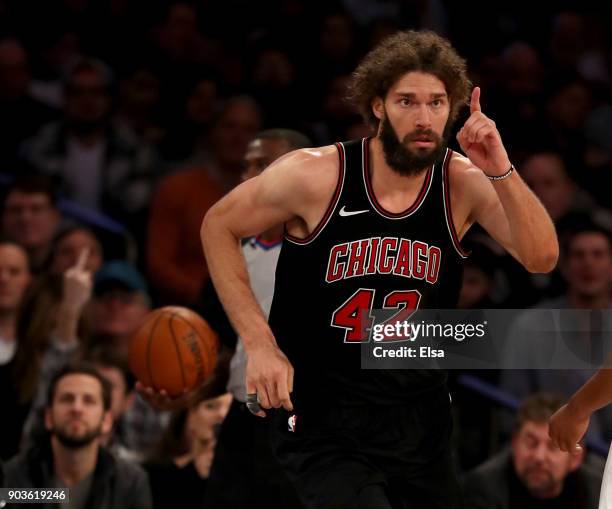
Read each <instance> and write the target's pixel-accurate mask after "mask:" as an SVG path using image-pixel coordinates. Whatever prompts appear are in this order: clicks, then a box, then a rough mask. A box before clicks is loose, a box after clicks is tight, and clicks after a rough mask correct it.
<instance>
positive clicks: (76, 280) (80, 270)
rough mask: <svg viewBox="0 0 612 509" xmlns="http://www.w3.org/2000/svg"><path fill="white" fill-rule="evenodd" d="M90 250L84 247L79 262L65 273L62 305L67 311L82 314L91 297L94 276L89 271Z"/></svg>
mask: <svg viewBox="0 0 612 509" xmlns="http://www.w3.org/2000/svg"><path fill="white" fill-rule="evenodd" d="M88 258H89V248H88V247H84V248H83V249H82V250H81V252H80V253H79V257H78V259H77V262H76V263H75V264H74V265H73V266H72V267H70V268H69V269H68V270H66V272H64V287H63V299H62V304H63V306H64V307H65V309H66V310H69V311H73V312H74V313H80V312H81V310H82V309H83V306H85V304H86V303H87V301H88V300H89V299H90V297H91V291H92V276H91V272H90V271H88V270H87V268H86V267H87V259H88Z"/></svg>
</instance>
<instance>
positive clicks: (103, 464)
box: [4, 364, 152, 509]
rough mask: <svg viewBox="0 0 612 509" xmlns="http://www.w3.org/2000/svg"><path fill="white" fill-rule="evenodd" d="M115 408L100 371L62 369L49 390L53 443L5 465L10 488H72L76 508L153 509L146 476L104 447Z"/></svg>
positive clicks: (84, 366)
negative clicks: (103, 441) (105, 435)
mask: <svg viewBox="0 0 612 509" xmlns="http://www.w3.org/2000/svg"><path fill="white" fill-rule="evenodd" d="M110 405H111V388H110V385H109V383H108V382H107V381H106V380H105V379H104V378H102V377H101V376H100V374H99V373H98V372H97V371H96V370H95V368H93V367H92V366H90V365H88V364H79V365H72V366H67V367H66V368H64V369H62V370H61V371H60V372H59V373H58V374H57V375H56V376H55V377H54V379H53V380H52V382H51V385H50V387H49V397H48V403H47V408H46V411H45V426H46V428H47V430H48V431H49V434H50V439H49V440H44V441H41V443H39V444H37V445H35V446H34V447H33V448H31V449H29V450H28V451H26V452H24V453H23V454H21V455H18V456H16V457H14V458H13V459H11V460H10V461H9V462H8V463H7V464H6V465H5V469H4V473H5V479H4V484H5V486H7V487H11V488H21V489H24V488H49V489H54V488H68V490H69V499H70V509H73V508H74V509H84V508H87V509H150V508H151V507H152V501H151V492H150V487H149V484H148V480H147V477H146V474H145V472H144V471H143V470H142V469H141V468H140V467H138V466H136V465H133V464H130V463H128V462H126V461H124V460H120V459H118V458H115V457H114V456H113V455H111V454H110V453H109V452H107V451H105V450H104V449H103V448H101V447H100V437H101V435H103V434H105V433H108V432H109V431H110V429H111V427H112V416H111V412H110ZM35 507H41V506H40V504H37V505H36V506H35ZM43 507H44V506H43ZM47 507H56V505H55V504H49V505H47Z"/></svg>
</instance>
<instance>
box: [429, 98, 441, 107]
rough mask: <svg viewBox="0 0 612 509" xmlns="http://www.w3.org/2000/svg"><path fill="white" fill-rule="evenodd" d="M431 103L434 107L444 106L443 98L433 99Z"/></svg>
mask: <svg viewBox="0 0 612 509" xmlns="http://www.w3.org/2000/svg"><path fill="white" fill-rule="evenodd" d="M431 105H432V106H433V107H434V108H439V107H440V106H442V99H434V100H433V101H431Z"/></svg>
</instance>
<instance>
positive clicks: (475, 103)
mask: <svg viewBox="0 0 612 509" xmlns="http://www.w3.org/2000/svg"><path fill="white" fill-rule="evenodd" d="M476 111H482V110H481V109H480V87H474V90H472V100H471V101H470V113H474V112H476Z"/></svg>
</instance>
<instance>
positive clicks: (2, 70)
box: [0, 37, 58, 174]
mask: <svg viewBox="0 0 612 509" xmlns="http://www.w3.org/2000/svg"><path fill="white" fill-rule="evenodd" d="M31 82H32V79H31V75H30V66H29V57H28V53H27V51H26V50H25V48H24V47H23V45H22V44H21V42H19V40H17V39H14V38H10V37H9V38H4V39H0V132H2V137H0V172H2V173H11V174H15V173H17V172H18V168H17V166H16V163H17V159H18V152H19V146H20V144H21V142H22V141H23V140H24V139H26V138H29V137H30V136H32V135H33V134H34V133H35V132H36V131H37V130H38V129H39V127H40V126H41V125H42V124H45V123H47V122H49V121H50V120H52V119H53V118H54V117H56V116H57V115H58V113H57V112H56V111H55V110H53V109H51V108H49V107H48V106H45V105H44V104H42V103H40V102H39V101H37V100H36V99H34V98H33V97H32V96H31V95H30V85H31Z"/></svg>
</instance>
